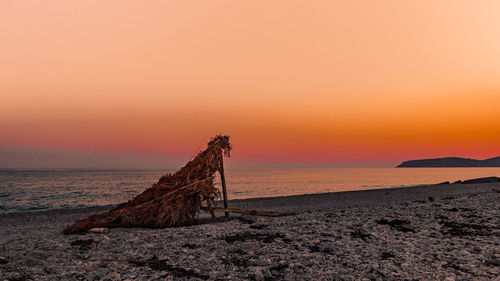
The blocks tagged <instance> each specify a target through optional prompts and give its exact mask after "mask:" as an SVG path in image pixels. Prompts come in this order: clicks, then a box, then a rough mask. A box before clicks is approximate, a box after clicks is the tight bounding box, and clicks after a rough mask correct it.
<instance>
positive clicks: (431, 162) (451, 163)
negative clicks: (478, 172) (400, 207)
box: [397, 156, 500, 168]
mask: <svg viewBox="0 0 500 281" xmlns="http://www.w3.org/2000/svg"><path fill="white" fill-rule="evenodd" d="M411 167H422V168H425V167H428V168H432V167H500V156H499V157H495V158H490V159H486V160H476V159H468V158H459V157H445V158H435V159H420V160H409V161H405V162H403V163H401V164H400V165H399V166H397V168H411Z"/></svg>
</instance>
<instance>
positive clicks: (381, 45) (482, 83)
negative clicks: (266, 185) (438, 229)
mask: <svg viewBox="0 0 500 281" xmlns="http://www.w3.org/2000/svg"><path fill="white" fill-rule="evenodd" d="M498 11H500V2H499V1H496V0H492V1H486V0H479V1H462V0H449V1H448V0H432V1H427V0H424V1H389V0H383V1H357V0H354V1H333V0H329V1H321V0H317V1H293V0H286V1H269V0H266V1H259V0H251V1H250V0H249V1H246V0H242V1H230V0H227V1H220V0H213V1H198V0H185V1H168V0H164V1H147V2H144V1H129V0H108V1H102V0H99V1H97V0H96V1H93V0H88V1H67V0H51V1H41V0H39V1H29V0H12V1H10V0H4V1H1V2H0V42H1V44H0V167H56V166H57V167H59V166H60V167H106V166H110V167H114V166H131V167H132V166H133V167H153V166H154V167H156V166H160V167H162V166H168V165H174V166H175V165H178V164H180V163H182V162H185V161H187V160H189V159H190V158H191V157H192V156H193V155H194V154H195V153H196V152H197V151H199V150H201V149H203V148H204V146H205V144H206V142H207V141H208V140H209V139H210V137H212V136H214V135H216V134H219V133H222V134H228V135H230V136H231V140H232V144H233V153H232V155H233V157H232V159H231V160H230V162H229V163H230V165H327V166H328V165H331V166H384V167H385V166H387V167H389V166H394V165H396V164H399V163H400V162H402V161H404V160H408V159H416V158H434V157H444V156H460V157H470V158H478V159H484V158H489V157H494V156H499V155H500V114H498V108H499V107H500V79H498V78H499V77H500V17H499V16H498Z"/></svg>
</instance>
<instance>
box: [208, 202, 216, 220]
mask: <svg viewBox="0 0 500 281" xmlns="http://www.w3.org/2000/svg"><path fill="white" fill-rule="evenodd" d="M206 201H207V207H206V208H207V209H208V211H209V212H210V216H212V221H213V222H217V218H216V217H215V213H214V209H213V208H212V204H211V203H210V198H208V197H207V200H206Z"/></svg>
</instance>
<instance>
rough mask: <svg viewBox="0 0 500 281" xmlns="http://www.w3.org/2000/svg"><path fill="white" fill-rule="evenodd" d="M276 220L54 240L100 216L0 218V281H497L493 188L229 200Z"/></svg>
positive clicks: (496, 191) (499, 231) (81, 212)
mask: <svg viewBox="0 0 500 281" xmlns="http://www.w3.org/2000/svg"><path fill="white" fill-rule="evenodd" d="M229 204H230V206H231V207H233V208H244V209H258V210H273V211H282V212H293V213H295V215H290V216H285V217H259V216H249V215H238V214H231V216H230V217H229V218H225V217H224V214H223V213H218V222H217V223H212V222H211V221H210V219H209V215H208V214H205V213H204V212H202V213H200V216H199V224H197V225H194V226H187V227H178V228H167V229H145V228H129V229H125V228H117V229H111V230H110V233H109V234H95V233H87V234H82V235H63V234H62V229H63V228H64V227H65V226H67V225H69V224H71V223H73V222H74V221H75V220H77V219H81V218H85V217H88V216H89V215H92V214H96V213H99V212H103V211H105V210H107V209H109V208H86V209H73V210H55V211H45V212H27V213H12V214H5V215H0V237H1V238H0V280H448V281H451V280H500V278H499V276H500V182H496V183H479V184H441V185H428V186H415V187H405V188H394V189H379V190H369V191H353V192H339V193H325V194H313V195H300V196H288V197H276V198H258V199H245V200H233V201H230V202H229Z"/></svg>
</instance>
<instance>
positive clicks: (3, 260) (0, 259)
mask: <svg viewBox="0 0 500 281" xmlns="http://www.w3.org/2000/svg"><path fill="white" fill-rule="evenodd" d="M8 262H9V261H8V260H7V259H6V258H4V257H0V264H6V263H8Z"/></svg>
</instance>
